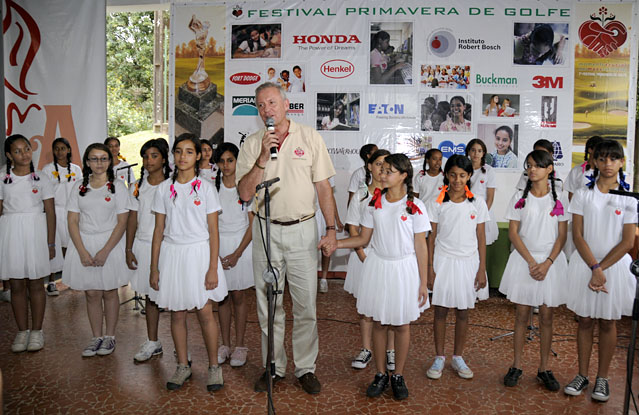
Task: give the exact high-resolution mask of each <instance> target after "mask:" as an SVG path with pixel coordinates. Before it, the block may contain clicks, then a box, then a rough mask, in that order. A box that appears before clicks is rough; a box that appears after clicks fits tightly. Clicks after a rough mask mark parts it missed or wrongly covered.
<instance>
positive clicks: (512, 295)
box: [499, 150, 568, 391]
mask: <svg viewBox="0 0 639 415" xmlns="http://www.w3.org/2000/svg"><path fill="white" fill-rule="evenodd" d="M525 166H526V171H527V173H528V175H527V178H528V181H527V183H526V187H525V188H524V190H523V191H522V190H518V191H516V192H515V194H514V195H513V197H512V199H511V200H510V203H509V204H508V209H507V211H506V216H505V217H506V219H508V220H509V221H510V225H509V230H508V234H509V236H510V241H511V242H512V244H513V247H514V248H515V249H514V250H513V251H512V252H511V253H510V257H509V258H508V263H507V265H506V269H505V270H504V274H503V277H502V280H501V284H500V285H499V291H501V292H502V293H503V294H505V295H506V297H507V298H508V299H509V300H510V301H511V302H513V303H515V305H516V309H515V310H516V311H515V330H514V331H515V334H514V336H513V346H514V360H513V364H512V366H511V368H510V369H509V370H508V373H507V374H506V376H505V377H504V385H506V386H516V385H517V383H518V382H519V378H520V377H521V375H522V370H521V367H522V365H521V363H522V362H521V357H522V353H523V348H524V341H525V339H524V337H525V333H526V326H527V325H528V319H529V317H530V313H531V308H532V307H539V325H540V327H541V342H540V349H541V350H540V352H541V353H540V355H541V361H540V363H539V368H538V370H537V380H538V381H539V382H540V383H543V384H544V386H545V387H546V389H548V390H550V391H557V390H559V382H557V379H555V376H554V375H553V373H552V371H550V370H547V363H548V356H549V354H550V345H551V342H552V317H553V309H554V307H557V306H559V305H561V304H565V302H566V298H565V295H564V293H565V292H566V285H567V283H568V281H567V279H566V274H567V271H568V263H567V261H566V256H565V255H564V253H563V251H562V248H563V245H564V243H565V242H566V234H567V229H568V226H567V221H568V214H567V212H564V206H567V204H568V199H567V198H565V197H564V196H563V195H561V193H560V196H559V195H557V189H556V187H555V181H556V179H555V171H554V166H553V160H552V156H551V155H550V154H548V152H547V151H545V150H534V151H532V152H531V153H529V154H528V155H527V156H526V164H525ZM549 183H550V185H549Z"/></svg>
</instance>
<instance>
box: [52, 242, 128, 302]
mask: <svg viewBox="0 0 639 415" xmlns="http://www.w3.org/2000/svg"><path fill="white" fill-rule="evenodd" d="M111 233H112V231H108V232H102V233H93V234H87V233H82V232H80V237H81V238H82V243H83V244H84V247H85V248H86V250H87V251H89V254H90V255H92V256H93V255H95V254H97V253H98V251H100V250H101V249H102V248H104V245H106V243H107V241H108V240H109V237H110V236H111ZM124 245H125V240H124V236H122V238H120V240H119V241H118V243H117V245H116V246H115V247H114V248H113V250H111V252H110V253H109V256H108V257H107V260H106V262H105V263H104V265H103V266H101V267H85V266H84V265H82V263H81V262H80V255H79V254H78V251H77V249H76V248H75V245H73V242H71V243H70V244H69V247H68V249H67V256H66V258H64V268H63V269H62V282H63V283H65V284H66V285H68V286H69V287H71V288H72V289H74V290H113V289H116V288H120V287H122V286H124V285H127V284H128V283H129V279H130V278H131V271H130V270H129V268H128V267H127V266H126V256H125V254H124Z"/></svg>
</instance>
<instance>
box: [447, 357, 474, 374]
mask: <svg viewBox="0 0 639 415" xmlns="http://www.w3.org/2000/svg"><path fill="white" fill-rule="evenodd" d="M451 366H452V367H453V370H456V371H457V374H458V375H459V377H460V378H463V379H472V378H473V371H472V370H470V368H469V367H468V365H466V362H464V358H463V357H461V356H453V361H452V364H451Z"/></svg>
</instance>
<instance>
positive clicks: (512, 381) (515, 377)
mask: <svg viewBox="0 0 639 415" xmlns="http://www.w3.org/2000/svg"><path fill="white" fill-rule="evenodd" d="M521 374H522V371H521V369H517V368H515V367H511V368H510V369H508V373H506V376H504V385H506V386H508V387H513V386H517V383H519V378H520V377H521Z"/></svg>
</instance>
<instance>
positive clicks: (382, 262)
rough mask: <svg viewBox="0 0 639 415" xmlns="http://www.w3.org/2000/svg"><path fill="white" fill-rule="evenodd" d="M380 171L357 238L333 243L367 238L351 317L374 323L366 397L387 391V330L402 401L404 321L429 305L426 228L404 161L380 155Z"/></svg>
mask: <svg viewBox="0 0 639 415" xmlns="http://www.w3.org/2000/svg"><path fill="white" fill-rule="evenodd" d="M383 169H384V170H383V173H382V176H381V179H382V184H383V186H384V190H383V191H382V192H380V193H379V194H378V196H377V197H375V196H374V197H373V198H372V199H371V201H370V203H369V207H368V208H367V209H365V210H364V212H363V214H362V218H361V225H362V233H361V234H360V235H358V236H355V237H351V238H348V239H343V240H340V241H338V242H337V247H338V248H358V247H363V246H366V245H368V243H369V242H371V237H372V242H371V244H370V251H369V254H368V256H367V257H366V261H365V262H364V267H363V269H362V275H363V276H365V277H364V278H366V279H367V283H366V284H362V285H361V286H360V290H359V294H358V297H357V312H358V313H360V314H363V315H366V316H369V317H372V319H373V321H374V325H373V356H374V358H375V366H376V369H377V374H376V375H375V379H374V380H373V383H371V385H370V386H369V387H368V389H367V390H366V394H367V395H368V396H369V397H376V396H379V395H381V394H382V392H384V389H386V387H388V383H389V374H388V372H387V371H386V359H385V357H386V356H385V355H384V350H386V348H387V344H386V340H387V331H388V329H389V326H393V329H394V330H395V345H396V366H395V373H393V375H392V376H391V377H390V383H391V386H392V389H393V395H394V396H395V399H398V400H401V399H405V398H407V397H408V389H407V388H406V383H405V381H404V377H403V373H404V365H405V363H406V358H407V357H408V349H409V344H410V322H411V321H415V320H417V319H418V318H419V316H420V314H421V312H422V311H424V310H425V309H427V308H428V306H429V304H428V290H427V288H426V279H427V268H426V267H427V263H428V248H427V245H426V232H428V231H429V230H430V225H429V223H428V215H427V214H426V209H425V206H424V204H423V203H422V201H421V200H419V199H417V198H415V196H414V194H413V184H412V183H413V180H412V179H413V178H412V176H413V167H412V165H411V163H410V160H409V159H408V157H406V156H405V155H404V154H391V155H389V156H386V158H385V159H384V166H383ZM373 229H375V232H373ZM321 245H322V244H321V243H320V246H321Z"/></svg>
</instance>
